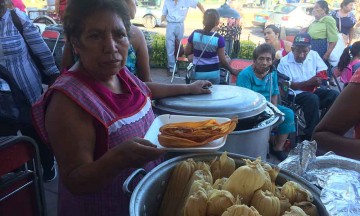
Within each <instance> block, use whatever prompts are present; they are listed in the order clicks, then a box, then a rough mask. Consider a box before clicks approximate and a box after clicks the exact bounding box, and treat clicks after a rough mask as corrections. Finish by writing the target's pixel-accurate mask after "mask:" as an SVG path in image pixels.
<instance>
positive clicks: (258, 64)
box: [254, 53, 273, 74]
mask: <svg viewBox="0 0 360 216" xmlns="http://www.w3.org/2000/svg"><path fill="white" fill-rule="evenodd" d="M272 64H273V59H272V56H271V53H263V54H260V55H259V56H258V57H257V59H256V60H255V61H254V68H255V72H256V73H259V74H264V73H266V72H268V71H269V69H270V66H271V65H272Z"/></svg>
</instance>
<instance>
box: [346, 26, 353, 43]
mask: <svg viewBox="0 0 360 216" xmlns="http://www.w3.org/2000/svg"><path fill="white" fill-rule="evenodd" d="M353 34H354V27H352V28H350V31H349V43H348V44H345V45H346V46H348V45H350V44H351V42H352V37H353Z"/></svg>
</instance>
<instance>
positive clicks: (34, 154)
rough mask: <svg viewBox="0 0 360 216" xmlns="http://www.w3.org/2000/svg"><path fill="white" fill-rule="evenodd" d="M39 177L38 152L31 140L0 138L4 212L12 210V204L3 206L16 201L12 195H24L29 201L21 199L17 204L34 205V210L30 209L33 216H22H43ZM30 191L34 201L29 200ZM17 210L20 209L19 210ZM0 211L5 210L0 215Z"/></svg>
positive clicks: (0, 202)
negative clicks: (28, 203)
mask: <svg viewBox="0 0 360 216" xmlns="http://www.w3.org/2000/svg"><path fill="white" fill-rule="evenodd" d="M41 176H42V170H41V165H40V159H39V151H38V147H37V145H36V143H35V141H34V140H33V139H31V138H29V137H24V136H11V137H0V206H1V205H5V207H4V208H6V207H8V208H10V209H12V207H13V205H11V204H13V203H10V206H9V205H6V201H10V202H11V199H12V198H13V199H15V200H16V201H18V200H19V196H18V197H16V195H17V194H19V193H22V192H24V193H25V194H26V195H29V197H24V196H21V200H24V202H33V201H34V200H35V201H36V207H35V208H36V209H33V211H35V212H36V213H35V212H26V215H24V216H28V215H29V216H30V215H31V216H32V215H39V216H46V215H47V212H46V202H45V193H44V187H43V180H42V178H41ZM32 186H33V188H32ZM26 189H28V191H26ZM32 189H34V193H35V197H33V196H31V194H32ZM24 193H23V194H22V195H24ZM32 195H33V194H32ZM34 198H35V199H34ZM13 202H14V201H13ZM15 207H16V204H15ZM18 207H19V208H21V206H18ZM2 211H6V210H4V209H3V210H1V211H0V214H2V213H1V212H2ZM6 213H8V214H10V215H11V212H8V211H6ZM23 213H24V212H23ZM14 214H15V213H14Z"/></svg>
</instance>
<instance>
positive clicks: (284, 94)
mask: <svg viewBox="0 0 360 216" xmlns="http://www.w3.org/2000/svg"><path fill="white" fill-rule="evenodd" d="M277 75H278V86H279V91H280V104H282V105H284V106H286V107H289V108H290V109H292V110H293V111H294V114H295V127H296V135H295V137H290V140H291V143H292V144H295V143H298V142H301V141H302V140H301V136H302V135H305V133H304V132H303V131H304V129H305V128H306V121H305V117H304V113H303V111H302V109H301V106H300V105H298V104H296V103H295V97H296V92H295V91H294V90H293V89H291V88H290V78H289V77H288V76H286V75H284V74H282V73H280V72H279V71H277ZM321 78H323V83H322V84H321V88H327V89H330V85H329V79H328V77H321ZM327 110H328V109H327V108H323V109H321V110H319V112H320V119H322V118H323V117H324V115H325V114H326V112H327Z"/></svg>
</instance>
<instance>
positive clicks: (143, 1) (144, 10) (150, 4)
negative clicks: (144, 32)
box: [132, 0, 164, 28]
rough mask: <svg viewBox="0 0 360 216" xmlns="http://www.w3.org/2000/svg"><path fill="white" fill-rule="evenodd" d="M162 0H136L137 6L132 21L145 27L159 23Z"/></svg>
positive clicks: (152, 26)
mask: <svg viewBox="0 0 360 216" xmlns="http://www.w3.org/2000/svg"><path fill="white" fill-rule="evenodd" d="M163 5H164V0H137V8H136V15H135V19H133V21H132V22H133V23H135V24H142V25H144V26H145V28H155V27H156V26H160V25H161V15H162V8H163Z"/></svg>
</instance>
